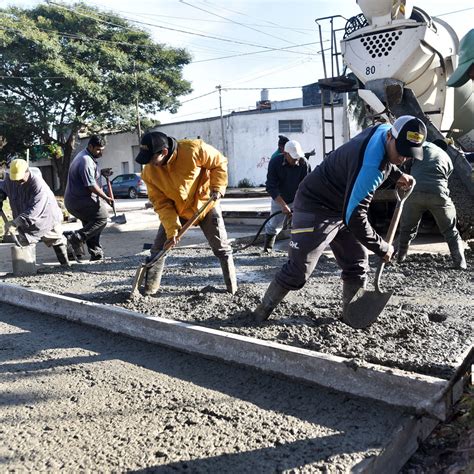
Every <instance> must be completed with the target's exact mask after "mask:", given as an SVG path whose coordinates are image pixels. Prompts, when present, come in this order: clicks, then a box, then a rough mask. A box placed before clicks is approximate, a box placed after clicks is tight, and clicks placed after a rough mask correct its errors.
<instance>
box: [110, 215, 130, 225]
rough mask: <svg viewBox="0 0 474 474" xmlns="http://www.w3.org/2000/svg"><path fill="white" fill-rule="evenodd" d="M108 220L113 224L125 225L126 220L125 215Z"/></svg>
mask: <svg viewBox="0 0 474 474" xmlns="http://www.w3.org/2000/svg"><path fill="white" fill-rule="evenodd" d="M110 220H111V221H112V222H113V223H114V224H126V223H127V218H126V217H125V214H119V215H117V216H113V217H111V218H110Z"/></svg>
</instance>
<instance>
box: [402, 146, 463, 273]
mask: <svg viewBox="0 0 474 474" xmlns="http://www.w3.org/2000/svg"><path fill="white" fill-rule="evenodd" d="M437 145H438V146H437ZM445 150H447V144H446V142H445V141H444V140H435V141H434V142H433V143H425V144H424V145H423V160H421V161H415V162H414V163H413V164H412V165H411V167H410V169H409V173H410V174H411V175H412V176H413V177H414V178H415V179H416V187H415V189H414V190H413V193H412V194H411V195H410V196H409V197H408V199H407V200H406V202H405V206H404V208H403V214H402V218H401V221H400V232H399V238H398V252H397V261H398V263H402V262H403V261H404V260H405V259H406V256H407V253H408V248H409V246H410V242H411V241H412V240H413V239H414V238H415V237H416V234H417V232H418V226H419V224H420V220H421V216H422V215H423V213H424V212H425V211H430V213H431V214H432V215H433V217H434V219H435V221H436V224H437V225H438V229H439V231H440V232H441V234H442V235H443V237H444V240H446V242H447V244H448V247H449V251H450V252H451V257H452V259H453V266H454V268H457V269H462V270H465V269H466V268H467V264H466V258H465V256H464V244H463V241H462V239H461V236H460V235H459V232H458V230H457V228H456V208H455V207H454V204H453V201H452V200H451V198H450V197H449V188H448V179H449V176H450V175H451V174H452V172H453V162H452V161H451V158H450V157H449V155H448V154H447V153H446V151H445Z"/></svg>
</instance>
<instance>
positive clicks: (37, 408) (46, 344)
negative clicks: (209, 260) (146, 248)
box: [0, 257, 403, 473]
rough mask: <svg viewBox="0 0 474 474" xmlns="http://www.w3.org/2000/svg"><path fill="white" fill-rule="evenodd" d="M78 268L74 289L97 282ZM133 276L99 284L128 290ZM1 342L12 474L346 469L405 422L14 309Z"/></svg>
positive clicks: (336, 397) (377, 407)
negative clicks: (77, 286)
mask: <svg viewBox="0 0 474 474" xmlns="http://www.w3.org/2000/svg"><path fill="white" fill-rule="evenodd" d="M196 258H198V257H196ZM109 265H110V266H114V264H113V263H110V262H109ZM94 268H95V269H99V267H98V266H94ZM83 269H84V268H82V270H83ZM80 270H81V269H80V268H79V267H78V268H77V269H76V270H75V271H74V272H73V273H71V277H70V278H68V281H69V283H70V286H71V288H74V284H77V285H80V284H81V282H88V281H89V280H88V278H91V274H90V273H88V274H83V273H82V272H80ZM89 270H90V271H92V268H90V269H89ZM96 276H97V275H96ZM125 276H126V278H125ZM45 277H46V276H42V277H38V281H44V278H45ZM115 277H119V280H120V281H118V283H114V282H116V281H117V280H116V278H115ZM128 279H129V275H128V274H122V275H121V276H119V275H116V273H114V274H113V276H112V274H111V275H109V276H107V278H105V277H103V278H102V280H101V281H103V282H107V283H106V284H107V285H108V288H109V291H117V292H118V293H119V292H120V291H122V292H123V288H122V287H123V286H124V285H125V281H122V280H127V281H128ZM114 284H116V287H117V288H116V289H115V290H110V288H111V286H113V285H114ZM0 340H1V346H0V349H1V351H0V369H1V370H0V385H1V391H2V404H1V408H0V413H1V419H2V423H1V427H0V459H1V461H0V463H1V464H0V465H1V470H2V472H44V471H46V472H59V471H60V470H63V471H65V472H129V471H135V470H140V472H145V471H146V472H162V473H167V472H176V471H178V472H194V473H208V472H238V473H244V472H249V473H254V472H294V473H297V472H301V473H303V472H331V473H336V472H348V471H349V470H350V467H351V466H353V465H354V464H357V463H358V462H359V461H362V460H363V459H367V458H369V457H370V456H373V455H377V454H378V453H379V452H380V451H381V447H382V446H383V445H384V444H385V443H386V442H387V441H389V440H390V439H391V437H392V436H394V435H395V434H396V433H397V431H398V430H399V426H400V423H401V422H402V421H403V415H402V414H401V412H400V411H398V410H397V409H394V408H387V407H386V406H384V405H382V404H379V403H376V402H374V401H367V400H361V399H357V398H354V397H347V396H344V395H342V394H340V393H334V392H331V391H329V390H327V389H324V388H315V387H308V386H305V385H303V384H296V383H294V382H293V381H288V380H287V379H280V378H277V377H273V376H269V375H265V374H263V373H261V372H257V371H254V370H250V369H248V368H239V367H235V366H230V365H226V364H224V363H220V362H216V361H209V360H205V359H203V358H201V357H193V356H190V355H187V354H183V353H179V352H175V351H172V350H169V349H164V348H160V347H157V346H155V345H151V344H147V343H144V342H141V341H136V340H133V339H129V338H126V337H122V336H118V335H113V334H111V333H108V332H104V331H101V330H98V329H94V328H91V327H84V326H81V325H77V324H74V323H71V322H67V321H63V320H61V319H58V318H53V317H50V316H46V315H44V314H39V313H35V312H32V311H27V310H23V309H20V308H18V307H13V306H9V305H6V304H4V303H0Z"/></svg>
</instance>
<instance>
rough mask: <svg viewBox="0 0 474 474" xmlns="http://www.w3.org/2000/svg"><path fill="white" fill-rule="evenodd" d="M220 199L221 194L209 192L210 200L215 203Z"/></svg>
mask: <svg viewBox="0 0 474 474" xmlns="http://www.w3.org/2000/svg"><path fill="white" fill-rule="evenodd" d="M221 197H222V194H221V193H220V192H219V191H211V198H213V199H215V200H216V201H217V200H218V199H220V198H221Z"/></svg>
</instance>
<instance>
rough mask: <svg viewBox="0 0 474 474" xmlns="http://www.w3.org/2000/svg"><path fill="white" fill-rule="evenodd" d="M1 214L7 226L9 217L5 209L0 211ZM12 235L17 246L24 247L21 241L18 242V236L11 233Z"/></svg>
mask: <svg viewBox="0 0 474 474" xmlns="http://www.w3.org/2000/svg"><path fill="white" fill-rule="evenodd" d="M0 213H1V215H2V219H3V222H4V223H5V224H8V217H7V216H6V214H5V212H4V211H3V209H0ZM10 235H11V236H12V238H13V241H14V242H15V245H16V246H17V247H23V245H21V244H20V241H19V240H18V237H17V236H16V234H14V233H12V232H10Z"/></svg>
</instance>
